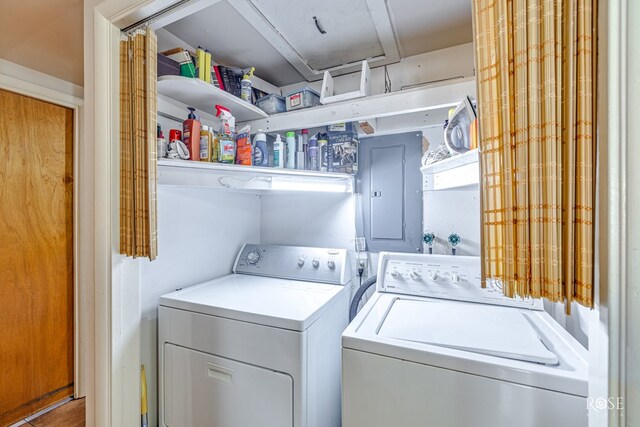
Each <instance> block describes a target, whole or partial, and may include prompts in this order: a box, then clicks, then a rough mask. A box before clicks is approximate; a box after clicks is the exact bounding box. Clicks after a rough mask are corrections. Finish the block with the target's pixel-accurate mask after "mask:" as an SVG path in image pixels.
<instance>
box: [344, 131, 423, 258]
mask: <svg viewBox="0 0 640 427" xmlns="http://www.w3.org/2000/svg"><path fill="white" fill-rule="evenodd" d="M358 150H359V155H358V157H359V165H358V176H357V186H356V191H357V192H358V193H359V197H358V199H357V200H358V201H359V203H360V207H359V215H358V217H359V218H358V221H357V222H358V235H360V236H364V237H365V239H366V240H367V249H368V250H369V251H373V252H379V251H394V252H422V175H421V173H420V159H421V157H422V133H421V132H407V133H400V134H395V135H384V136H373V137H367V138H361V139H360V145H359V149H358Z"/></svg>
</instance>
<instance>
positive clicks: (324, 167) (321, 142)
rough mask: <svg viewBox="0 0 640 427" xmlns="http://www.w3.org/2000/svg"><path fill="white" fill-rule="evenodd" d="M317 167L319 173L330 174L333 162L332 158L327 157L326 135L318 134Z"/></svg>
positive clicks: (327, 143)
mask: <svg viewBox="0 0 640 427" xmlns="http://www.w3.org/2000/svg"><path fill="white" fill-rule="evenodd" d="M318 157H319V160H318V166H319V170H320V172H330V167H331V164H332V162H333V159H330V158H329V157H332V156H330V155H329V141H328V139H327V134H326V133H321V134H318Z"/></svg>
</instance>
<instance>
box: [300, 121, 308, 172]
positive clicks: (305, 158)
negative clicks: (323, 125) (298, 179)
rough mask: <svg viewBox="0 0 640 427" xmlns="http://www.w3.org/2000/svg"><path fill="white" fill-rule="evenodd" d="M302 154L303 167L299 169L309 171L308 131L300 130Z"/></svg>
mask: <svg viewBox="0 0 640 427" xmlns="http://www.w3.org/2000/svg"><path fill="white" fill-rule="evenodd" d="M301 132H302V153H303V156H302V158H303V161H304V166H303V167H301V168H300V169H309V161H308V158H309V129H302V131H301Z"/></svg>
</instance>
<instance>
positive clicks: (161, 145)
mask: <svg viewBox="0 0 640 427" xmlns="http://www.w3.org/2000/svg"><path fill="white" fill-rule="evenodd" d="M157 135H158V136H157V138H158V152H157V156H158V159H163V158H165V157H167V148H168V147H167V140H166V139H164V134H163V133H162V129H161V128H160V125H158V133H157Z"/></svg>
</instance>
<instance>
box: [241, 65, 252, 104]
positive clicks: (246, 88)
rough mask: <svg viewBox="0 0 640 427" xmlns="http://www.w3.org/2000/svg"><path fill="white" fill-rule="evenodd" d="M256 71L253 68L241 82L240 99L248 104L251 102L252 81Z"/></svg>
mask: <svg viewBox="0 0 640 427" xmlns="http://www.w3.org/2000/svg"><path fill="white" fill-rule="evenodd" d="M255 70H256V69H255V68H254V67H251V70H250V71H249V73H248V74H245V75H244V76H243V77H242V81H241V82H240V98H241V99H243V100H245V101H247V102H251V79H252V78H253V72H254V71H255Z"/></svg>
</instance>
